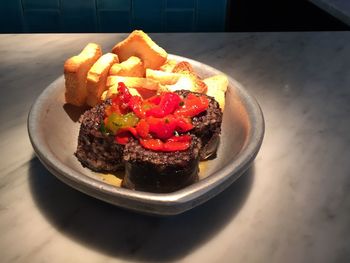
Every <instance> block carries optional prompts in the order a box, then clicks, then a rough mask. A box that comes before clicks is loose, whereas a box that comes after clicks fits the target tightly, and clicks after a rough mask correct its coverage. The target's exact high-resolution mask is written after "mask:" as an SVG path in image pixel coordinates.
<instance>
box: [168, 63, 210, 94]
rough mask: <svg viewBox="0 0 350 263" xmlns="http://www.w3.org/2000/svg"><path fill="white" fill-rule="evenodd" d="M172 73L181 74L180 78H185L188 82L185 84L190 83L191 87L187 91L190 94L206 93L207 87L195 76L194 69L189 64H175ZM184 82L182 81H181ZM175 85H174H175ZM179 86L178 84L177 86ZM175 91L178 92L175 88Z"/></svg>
mask: <svg viewBox="0 0 350 263" xmlns="http://www.w3.org/2000/svg"><path fill="white" fill-rule="evenodd" d="M172 72H173V73H179V74H182V76H183V77H182V78H187V79H188V80H187V81H186V83H189V82H191V83H192V85H191V86H190V88H189V89H188V90H190V91H192V92H198V93H206V92H207V85H206V84H205V83H204V82H203V81H202V80H201V79H200V77H199V76H198V75H197V74H196V72H195V71H194V69H193V68H192V66H191V64H190V63H189V62H187V61H181V62H179V63H177V64H176V66H175V67H174V69H173V71H172ZM183 82H184V80H183ZM175 85H176V84H175ZM178 85H180V84H178ZM175 90H178V88H177V87H175Z"/></svg>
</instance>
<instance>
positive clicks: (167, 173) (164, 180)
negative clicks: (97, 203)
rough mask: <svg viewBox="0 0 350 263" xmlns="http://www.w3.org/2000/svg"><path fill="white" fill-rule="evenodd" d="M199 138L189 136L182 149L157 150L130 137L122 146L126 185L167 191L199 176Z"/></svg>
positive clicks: (126, 186) (123, 184) (177, 188)
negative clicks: (185, 148) (146, 146)
mask: <svg viewBox="0 0 350 263" xmlns="http://www.w3.org/2000/svg"><path fill="white" fill-rule="evenodd" d="M200 148H201V141H200V140H199V139H198V138H197V137H195V136H192V139H191V145H190V147H189V148H188V149H187V150H185V151H175V152H159V151H152V150H148V149H145V148H143V147H142V146H141V145H140V143H139V142H138V140H131V141H130V142H129V143H127V144H126V146H125V149H124V161H125V168H126V171H125V177H124V179H123V182H122V186H123V187H125V188H128V189H133V190H138V191H147V192H156V193H168V192H173V191H176V190H179V189H181V188H183V187H185V186H187V185H189V184H192V183H194V182H195V181H196V180H197V179H198V164H199V152H200Z"/></svg>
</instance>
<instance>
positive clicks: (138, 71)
mask: <svg viewBox="0 0 350 263" xmlns="http://www.w3.org/2000/svg"><path fill="white" fill-rule="evenodd" d="M109 75H118V76H124V77H144V76H145V68H144V66H143V63H142V60H141V59H140V58H138V57H135V56H131V57H129V58H128V59H127V60H125V61H123V62H122V63H120V64H119V63H116V64H114V65H113V66H112V67H111V69H110V70H109Z"/></svg>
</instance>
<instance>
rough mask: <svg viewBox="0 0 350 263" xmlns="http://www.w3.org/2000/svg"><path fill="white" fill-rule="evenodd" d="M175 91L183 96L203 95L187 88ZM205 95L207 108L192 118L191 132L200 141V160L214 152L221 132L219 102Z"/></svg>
mask: <svg viewBox="0 0 350 263" xmlns="http://www.w3.org/2000/svg"><path fill="white" fill-rule="evenodd" d="M176 93H177V94H178V95H180V96H182V97H184V98H185V97H187V95H188V94H189V93H192V94H195V95H196V96H203V94H201V93H196V92H190V91H188V90H179V91H176ZM205 96H206V95H205ZM207 97H208V99H209V105H208V109H207V110H206V111H204V112H202V113H200V114H199V115H197V116H195V117H193V118H192V124H193V126H194V129H193V130H192V131H191V133H193V134H194V135H196V136H197V137H198V138H200V139H201V141H202V148H201V151H200V158H201V160H205V159H207V158H209V157H211V156H212V155H214V154H215V153H216V150H217V147H218V145H219V137H220V133H221V122H222V111H221V109H220V106H219V103H218V102H217V101H216V100H215V99H214V98H213V97H210V96H207Z"/></svg>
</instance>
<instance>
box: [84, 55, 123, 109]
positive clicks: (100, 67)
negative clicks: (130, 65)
mask: <svg viewBox="0 0 350 263" xmlns="http://www.w3.org/2000/svg"><path fill="white" fill-rule="evenodd" d="M118 61H119V60H118V56H117V55H115V54H113V53H106V54H104V55H103V56H102V57H100V58H99V59H98V60H97V61H96V63H95V64H94V65H93V66H92V68H91V69H90V70H89V72H88V74H87V86H86V88H87V92H88V95H87V100H86V102H87V104H88V105H90V106H92V107H93V106H95V105H96V104H97V103H99V102H101V95H102V93H103V91H105V90H106V81H107V77H108V72H109V70H110V68H111V66H112V65H113V64H114V63H117V62H118Z"/></svg>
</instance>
